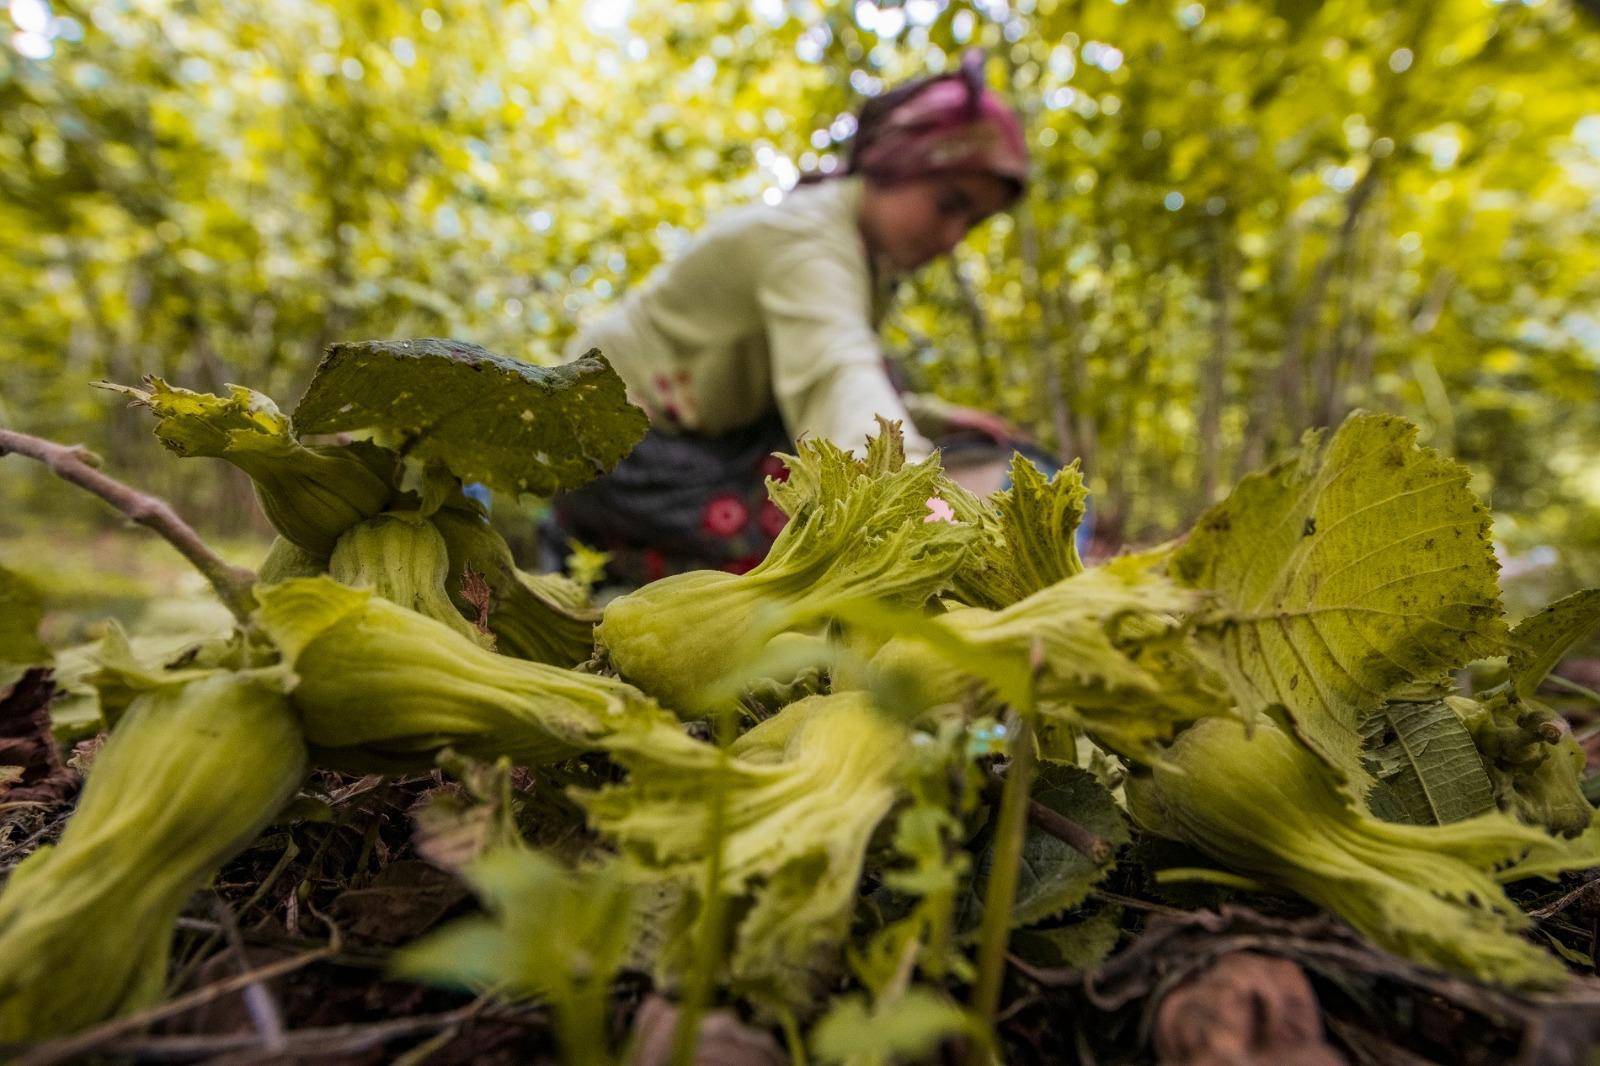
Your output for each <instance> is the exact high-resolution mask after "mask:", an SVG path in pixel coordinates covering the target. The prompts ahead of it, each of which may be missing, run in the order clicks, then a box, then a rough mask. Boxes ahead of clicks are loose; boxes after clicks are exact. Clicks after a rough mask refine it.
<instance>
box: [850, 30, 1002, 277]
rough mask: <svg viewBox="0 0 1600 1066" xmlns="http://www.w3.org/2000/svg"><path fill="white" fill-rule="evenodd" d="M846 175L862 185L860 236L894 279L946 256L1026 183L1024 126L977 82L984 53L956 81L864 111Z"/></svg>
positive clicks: (930, 82)
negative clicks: (859, 178)
mask: <svg viewBox="0 0 1600 1066" xmlns="http://www.w3.org/2000/svg"><path fill="white" fill-rule="evenodd" d="M845 169H846V172H847V173H851V174H860V175H862V176H863V177H864V178H865V179H866V181H865V185H866V191H865V193H864V194H863V199H862V214H861V226H862V232H863V234H864V235H865V237H866V238H867V242H868V244H869V245H870V246H872V248H873V251H874V252H875V253H876V254H878V255H881V256H883V257H884V258H886V259H888V260H889V261H890V263H891V264H892V265H893V266H894V267H895V268H896V269H900V270H910V269H914V268H915V267H918V266H921V265H922V264H923V263H926V262H927V261H928V260H930V259H933V258H936V257H937V256H940V255H943V254H945V253H946V252H949V251H950V250H951V249H952V248H954V247H955V245H956V244H957V243H958V242H959V241H960V240H961V238H962V237H963V236H965V234H966V232H967V230H968V229H970V228H971V227H972V226H973V225H975V224H976V223H978V222H980V221H982V220H983V219H984V218H987V217H988V216H989V215H991V214H994V213H995V212H996V211H1000V210H1002V209H1004V208H1005V207H1006V206H1008V205H1009V204H1010V203H1011V202H1012V201H1013V200H1015V199H1016V197H1017V196H1019V195H1020V194H1021V193H1022V190H1023V188H1024V186H1025V184H1026V182H1027V175H1028V153H1027V147H1026V143H1025V141H1024V138H1023V134H1022V124H1021V122H1019V121H1018V119H1017V116H1016V113H1015V112H1013V111H1012V110H1011V108H1010V107H1008V106H1007V105H1006V103H1005V101H1004V100H1002V99H1001V98H1000V95H999V94H998V93H996V92H995V91H994V90H993V89H990V88H989V87H988V86H986V85H985V84H984V81H983V60H982V56H981V54H980V53H969V54H968V56H967V58H966V59H965V60H964V61H963V62H962V64H961V68H960V70H959V71H958V72H956V73H953V74H944V75H939V76H938V77H934V78H927V79H924V80H922V81H917V82H912V83H911V84H908V85H904V86H901V87H899V88H896V89H893V90H890V91H889V92H887V93H885V94H883V95H882V96H879V97H876V98H874V99H872V100H870V101H868V103H867V105H866V106H865V107H863V108H862V110H861V118H860V123H859V127H858V129H857V131H856V135H855V140H854V143H853V144H852V146H851V152H850V159H849V163H848V165H847V167H846V168H845Z"/></svg>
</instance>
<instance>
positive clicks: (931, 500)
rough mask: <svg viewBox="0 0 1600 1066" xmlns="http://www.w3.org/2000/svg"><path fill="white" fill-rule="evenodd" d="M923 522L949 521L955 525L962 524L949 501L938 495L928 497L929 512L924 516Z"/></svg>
mask: <svg viewBox="0 0 1600 1066" xmlns="http://www.w3.org/2000/svg"><path fill="white" fill-rule="evenodd" d="M922 520H923V522H949V523H950V524H951V525H953V526H958V525H960V524H961V520H960V519H959V518H957V517H956V513H955V511H954V510H952V509H951V507H950V504H949V501H947V500H944V499H941V498H940V497H938V496H929V497H928V513H927V514H925V515H923V516H922Z"/></svg>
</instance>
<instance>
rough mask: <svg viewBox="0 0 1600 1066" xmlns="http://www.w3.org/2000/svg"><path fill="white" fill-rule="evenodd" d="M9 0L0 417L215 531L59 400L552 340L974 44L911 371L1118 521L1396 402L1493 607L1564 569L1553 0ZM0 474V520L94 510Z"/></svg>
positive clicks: (1583, 302) (1562, 5) (907, 329)
mask: <svg viewBox="0 0 1600 1066" xmlns="http://www.w3.org/2000/svg"><path fill="white" fill-rule="evenodd" d="M32 6H33V5H29V7H30V10H31V9H32ZM45 7H46V10H47V13H48V15H49V18H48V19H47V20H46V21H45V23H44V24H42V26H41V27H38V28H37V30H38V32H35V31H34V30H27V29H24V28H23V27H22V26H21V24H19V25H18V26H16V27H11V26H8V27H7V40H6V43H0V162H3V165H0V314H3V316H4V320H5V322H6V329H5V330H4V331H0V375H3V379H4V381H5V388H4V390H3V394H0V423H4V424H9V425H14V426H16V427H18V428H22V429H25V430H28V431H31V432H38V433H43V434H47V435H52V436H56V437H62V438H69V439H73V440H82V441H84V442H86V443H88V444H90V445H91V446H93V447H96V448H97V449H100V450H102V451H105V452H108V453H110V454H112V455H114V456H116V458H117V461H118V463H119V464H120V465H121V468H122V469H124V470H130V469H137V470H138V471H139V478H140V480H141V482H142V483H144V484H145V485H146V486H147V487H150V488H153V489H157V490H161V491H167V492H170V493H172V494H173V495H175V496H176V497H177V498H178V501H179V502H180V504H182V505H184V506H185V507H186V513H191V514H196V515H197V516H199V518H200V520H201V521H202V523H203V524H205V525H208V526H214V527H219V531H223V532H228V531H231V532H235V533H237V532H241V531H245V532H257V531H256V530H240V529H239V528H238V527H240V526H241V525H244V524H247V523H249V522H250V521H251V519H250V518H249V515H250V514H251V508H249V507H248V506H245V505H244V503H243V501H244V500H245V498H246V496H247V487H246V486H244V485H243V484H242V481H241V479H240V478H239V477H237V476H235V475H232V474H229V473H227V472H225V471H222V470H220V469H217V470H204V471H202V470H196V469H190V468H183V469H174V468H172V467H171V466H170V465H169V464H164V463H162V464H155V463H147V460H149V459H150V458H151V457H152V456H153V454H154V449H153V445H152V444H151V443H150V442H149V441H148V440H147V435H146V432H145V429H144V427H143V426H142V425H141V424H140V420H139V419H138V417H137V416H136V415H134V414H131V413H128V412H124V411H122V410H120V409H118V408H117V407H116V405H115V403H114V402H113V401H112V400H111V398H109V397H107V396H105V395H102V394H94V393H91V392H90V391H88V390H87V389H86V388H85V387H84V386H85V384H86V383H87V382H88V381H89V380H91V379H95V378H106V379H110V380H114V381H120V382H125V383H132V382H134V381H136V380H137V379H138V378H139V377H140V376H141V375H142V374H144V373H158V374H161V375H163V376H166V377H167V378H168V379H170V380H172V381H173V382H174V383H177V384H182V385H185V386H188V387H192V388H199V389H203V390H207V391H217V390H218V389H219V388H220V386H221V385H222V384H223V383H224V382H229V381H237V382H244V383H248V384H250V385H251V386H252V387H255V388H258V389H261V390H262V391H264V392H267V393H268V394H270V395H273V396H274V397H276V398H277V399H279V400H280V402H282V403H284V405H285V407H286V409H287V407H288V405H289V403H290V402H291V401H292V400H293V398H294V397H295V396H296V395H298V393H299V391H300V389H301V387H302V386H303V385H304V384H305V382H306V381H307V380H308V378H309V376H310V374H311V371H312V369H313V367H314V366H315V365H316V362H317V360H318V359H319V358H320V356H321V354H322V352H323V350H324V348H325V346H326V345H327V344H328V343H330V342H333V341H337V340H357V339H364V338H370V337H424V336H435V337H453V338H457V339H460V340H463V341H469V342H472V343H477V344H480V345H482V346H484V347H486V348H488V349H489V350H491V351H494V352H497V353H501V354H505V355H509V356H512V357H516V358H521V359H527V360H531V361H535V362H546V363H547V362H551V361H554V360H555V358H556V353H557V352H558V351H559V348H560V345H561V343H562V341H563V340H564V339H565V338H566V337H567V336H568V335H569V333H570V331H571V329H572V327H573V323H574V321H575V320H577V319H579V318H580V317H581V316H583V315H584V314H586V313H589V312H591V311H593V310H594V309H595V308H596V307H598V306H600V305H603V304H606V303H608V302H610V301H611V300H613V299H614V298H615V297H616V296H617V294H618V293H620V292H622V291H623V290H625V289H627V288H628V287H630V286H632V285H635V284H637V283H638V282H639V281H640V280H641V279H642V278H643V277H644V276H645V274H646V273H647V272H648V271H649V270H650V269H651V268H652V267H653V266H654V265H656V264H657V263H658V262H660V261H661V260H662V259H663V258H664V257H666V256H668V255H670V254H671V253H672V251H673V250H674V249H675V248H677V247H678V246H679V245H680V244H681V242H682V241H683V240H684V239H685V237H686V236H687V235H688V234H690V233H692V232H693V231H694V230H695V229H696V228H698V227H699V226H700V225H701V224H703V222H704V221H705V220H706V219H707V218H708V217H710V216H711V215H713V214H714V213H715V212H716V211H718V210H720V209H722V208H724V207H727V206H729V205H731V204H734V203H738V202H744V201H748V200H750V199H753V198H757V197H761V196H763V195H776V194H777V192H778V191H779V190H781V189H782V187H784V186H785V185H786V184H788V183H789V182H791V181H792V180H793V178H794V176H795V171H796V170H797V169H803V168H811V167H820V166H824V165H830V161H831V163H832V165H836V164H837V160H838V157H839V150H838V138H839V137H840V136H842V135H844V134H846V133H848V130H849V123H848V121H847V119H845V118H843V117H842V116H844V115H845V114H847V113H848V112H849V111H850V110H851V109H853V108H854V107H856V106H857V105H858V104H859V103H860V101H861V99H862V98H863V95H864V94H867V93H872V92H876V91H878V90H879V89H880V88H881V87H882V86H883V85H885V84H887V83H890V82H892V81H894V80H896V79H899V78H901V77H904V76H907V75H911V74H915V73H920V72H923V71H925V70H928V69H930V68H937V67H942V66H944V65H946V64H948V63H950V62H953V60H954V58H955V56H956V55H957V54H959V52H960V51H961V49H962V48H964V47H966V46H969V45H974V44H977V45H983V46H985V47H987V48H988V49H989V51H990V53H991V57H992V58H991V64H990V71H989V72H990V76H991V78H992V79H993V80H994V81H995V82H996V83H997V84H999V85H1002V86H1004V87H1005V88H1006V89H1007V90H1008V91H1009V92H1010V93H1011V95H1012V96H1013V98H1014V99H1015V100H1016V101H1017V102H1018V104H1019V105H1020V106H1021V108H1022V109H1023V111H1024V113H1025V116H1026V120H1027V124H1028V130H1029V138H1030V145H1031V148H1032V149H1033V152H1034V155H1035V159H1036V163H1037V166H1036V173H1037V181H1036V185H1035V188H1034V191H1033V192H1032V193H1031V195H1030V196H1029V197H1028V198H1027V200H1026V201H1025V202H1024V203H1023V205H1022V206H1021V208H1020V209H1019V210H1018V211H1017V212H1016V213H1015V214H1013V215H1009V216H1006V217H1003V218H998V219H995V220H994V221H992V222H990V223H989V224H987V225H986V226H985V227H983V228H982V229H981V230H980V231H978V232H976V233H975V234H974V235H973V236H972V238H971V239H970V240H969V241H968V243H967V245H966V247H965V248H964V250H963V252H962V253H961V255H960V256H959V258H958V260H957V262H956V265H955V268H954V269H951V268H950V267H949V266H948V265H938V266H935V267H933V268H930V269H929V270H927V271H926V272H924V274H923V275H922V276H920V277H918V278H916V279H915V280H914V281H913V282H911V283H910V284H908V286H907V291H906V293H905V300H904V302H903V303H902V305H901V309H900V310H899V311H898V312H897V313H896V315H895V316H894V317H893V319H892V321H891V323H890V325H889V328H888V338H889V346H890V348H891V349H892V351H893V353H894V354H895V355H897V356H898V357H900V358H901V359H903V360H904V361H905V363H906V364H907V366H908V368H909V370H910V373H911V376H912V378H913V379H914V381H915V383H916V384H918V385H919V386H921V387H925V388H929V389H934V390H937V391H939V392H941V393H942V394H944V395H946V396H948V397H949V398H951V399H954V400H958V401H968V402H980V401H981V402H982V403H984V404H985V405H987V406H995V407H998V408H999V410H1000V411H1001V413H1003V414H1005V415H1007V416H1009V417H1011V418H1013V419H1015V420H1017V421H1019V422H1020V423H1022V424H1024V425H1026V426H1028V427H1030V428H1032V429H1033V430H1035V431H1036V432H1038V433H1039V434H1040V435H1041V436H1042V437H1043V438H1044V439H1045V440H1046V442H1047V443H1049V444H1051V445H1052V446H1057V447H1059V448H1060V449H1061V450H1062V451H1063V452H1064V453H1066V454H1069V455H1080V456H1082V457H1083V459H1084V470H1085V474H1086V478H1087V481H1088V484H1089V487H1090V489H1091V490H1092V491H1093V493H1094V498H1095V501H1096V507H1097V509H1098V519H1099V522H1100V525H1101V528H1102V530H1110V531H1120V532H1121V533H1122V534H1123V535H1124V536H1125V537H1127V538H1129V539H1133V540H1158V539H1161V538H1162V537H1164V536H1165V535H1168V534H1169V533H1171V532H1172V531H1174V530H1177V529H1181V528H1183V526H1184V525H1185V524H1187V522H1188V521H1189V520H1190V519H1192V518H1193V517H1194V516H1195V515H1197V514H1198V513H1199V512H1200V511H1201V510H1202V509H1203V507H1204V506H1205V505H1206V504H1207V503H1209V502H1211V501H1212V500H1213V499H1214V498H1216V497H1217V496H1219V495H1220V494H1221V492H1222V491H1223V490H1224V489H1225V488H1226V486H1227V485H1229V484H1231V483H1232V482H1233V480H1234V479H1235V477H1236V476H1237V475H1238V474H1239V473H1240V472H1242V471H1243V470H1245V469H1249V468H1251V467H1253V466H1255V465H1258V464H1259V462H1260V461H1262V460H1263V459H1267V458H1271V457H1273V456H1277V455H1281V454H1283V449H1284V448H1285V447H1286V446H1288V445H1290V444H1292V442H1293V441H1294V440H1295V439H1296V438H1297V437H1298V435H1299V433H1300V432H1301V430H1303V429H1304V428H1306V427H1308V426H1311V425H1318V424H1335V423H1337V422H1338V420H1339V418H1340V416H1341V415H1342V414H1343V413H1344V412H1345V411H1346V410H1347V409H1349V408H1350V407H1351V406H1353V405H1363V406H1367V407H1370V408H1374V409H1379V410H1392V411H1396V412H1399V413H1404V414H1406V415H1408V416H1410V417H1412V418H1414V419H1415V420H1417V421H1418V422H1419V423H1420V424H1421V425H1422V426H1423V428H1424V440H1425V442H1426V443H1429V444H1432V445H1434V446H1437V447H1439V448H1441V449H1442V450H1444V451H1446V452H1449V453H1451V454H1456V455H1460V456H1461V457H1463V458H1464V459H1465V460H1466V461H1467V462H1468V463H1469V464H1470V465H1471V468H1472V471H1473V475H1474V488H1476V489H1477V490H1479V491H1480V492H1482V493H1485V494H1486V495H1487V497H1488V498H1489V500H1490V503H1491V506H1492V507H1493V509H1494V510H1495V512H1496V517H1497V527H1496V529H1497V534H1498V535H1499V536H1500V537H1501V538H1503V539H1504V540H1505V541H1506V542H1507V543H1508V544H1509V545H1510V546H1511V547H1512V548H1513V549H1516V550H1518V551H1527V550H1528V549H1531V548H1534V547H1537V546H1541V545H1549V546H1551V547H1553V548H1554V549H1555V551H1556V553H1557V556H1556V558H1557V561H1558V562H1557V569H1556V570H1555V571H1554V572H1553V576H1552V578H1551V580H1552V582H1553V583H1554V584H1556V585H1557V586H1559V587H1557V588H1554V589H1544V590H1540V591H1539V592H1538V593H1537V594H1531V595H1530V596H1529V602H1533V601H1538V602H1544V601H1545V600H1547V599H1548V598H1549V595H1550V594H1551V593H1554V592H1561V591H1567V590H1568V589H1570V588H1575V587H1577V586H1578V585H1580V584H1582V583H1585V582H1587V583H1593V582H1594V581H1595V580H1596V579H1597V578H1600V521H1596V520H1595V516H1596V507H1597V499H1600V485H1597V484H1596V483H1595V480H1594V474H1593V470H1594V469H1595V464H1594V462H1593V459H1594V450H1593V449H1594V444H1593V442H1594V441H1595V440H1596V439H1600V404H1595V403H1594V402H1593V399H1594V382H1595V371H1596V361H1597V357H1600V320H1597V318H1596V317H1595V310H1594V308H1595V307H1596V296H1597V287H1600V269H1597V266H1600V264H1597V254H1596V249H1597V245H1596V243H1595V240H1594V234H1595V233H1596V232H1600V227H1597V225H1596V223H1597V221H1600V219H1597V214H1600V208H1597V206H1596V205H1597V204H1600V197H1597V189H1600V84H1597V83H1596V82H1595V79H1594V78H1593V73H1592V72H1593V71H1594V69H1595V68H1596V66H1597V63H1600V21H1597V19H1596V17H1595V16H1594V15H1593V14H1591V13H1590V12H1589V11H1588V10H1587V9H1585V8H1583V7H1581V6H1579V5H1576V4H1574V3H1571V2H1570V0H1547V2H1544V3H1538V4H1534V3H1496V4H1488V3H1483V2H1480V0H1441V2H1438V3H1429V4H1405V5H1396V4H1381V3H1374V2H1360V0H1329V2H1326V3H1311V2H1305V0H1275V2H1269V0H1257V2H1242V0H1239V2H1222V0H1217V2H1212V3H1207V4H1201V3H1156V4H1151V3H1130V4H1118V3H1114V2H1111V0H1077V2H1054V0H1013V2H1010V3H1006V2H998V3H982V4H978V3H968V2H961V0H955V2H946V0H915V2H908V3H906V4H904V5H903V6H901V5H896V4H889V3H886V4H883V5H875V4H872V3H860V4H858V3H850V2H841V0H829V2H819V0H806V2H784V0H759V2H753V3H744V2H732V0H725V2H712V3H697V4H678V3H672V2H669V0H632V2H617V0H613V2H608V3H582V2H571V3H566V2H562V3H555V2H550V0H533V2H528V3H485V4H479V3H467V2H464V0H434V2H433V3H432V6H419V5H391V6H386V5H372V4H365V3H356V2H353V0H323V2H311V0H306V2H298V3H292V4H274V5H269V6H260V5H248V4H205V5H188V4H180V3H175V2H172V0H137V2H129V3H114V2H111V0H59V2H55V3H53V4H48V3H47V4H46V5H45ZM19 10H20V9H19ZM25 21H26V20H25ZM32 24H33V23H32V22H29V25H32ZM13 30H15V31H16V32H15V35H14V36H13V35H12V31H13ZM10 465H11V464H8V470H7V474H6V476H5V478H4V479H3V481H0V499H3V500H4V501H5V503H6V506H4V508H3V509H0V515H3V517H0V524H3V526H4V527H5V528H7V530H8V531H10V532H16V531H17V529H18V528H20V527H22V526H24V525H26V524H30V523H31V522H32V521H33V520H32V519H31V518H19V514H20V513H26V514H29V515H33V514H38V513H40V511H41V510H45V509H50V510H55V511H66V510H70V511H72V512H73V513H82V514H90V513H95V512H92V511H91V510H90V509H89V508H90V505H88V504H86V503H82V502H80V501H76V500H71V501H69V500H64V499H62V494H61V493H60V491H59V490H57V489H56V488H55V487H54V486H51V487H50V488H45V486H46V485H47V484H48V482H47V481H45V480H44V478H43V476H42V475H40V474H37V473H36V472H29V473H26V474H24V473H19V472H16V471H13V470H11V469H9V466H10ZM213 465H215V464H213ZM18 498H21V499H22V501H23V502H25V503H26V504H27V508H26V511H25V512H21V511H19V508H18V507H17V506H16V505H15V504H16V502H17V500H18ZM79 508H82V510H81V511H79V510H77V509H79ZM13 543H16V542H15V541H13ZM1574 571H1576V573H1574Z"/></svg>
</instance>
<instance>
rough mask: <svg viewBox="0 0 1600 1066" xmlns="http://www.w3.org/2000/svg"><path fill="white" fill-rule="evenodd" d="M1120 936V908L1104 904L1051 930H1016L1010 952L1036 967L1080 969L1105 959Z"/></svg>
mask: <svg viewBox="0 0 1600 1066" xmlns="http://www.w3.org/2000/svg"><path fill="white" fill-rule="evenodd" d="M1121 936H1122V908H1121V907H1117V906H1107V907H1101V908H1100V909H1099V910H1097V911H1095V912H1094V913H1093V914H1091V915H1089V916H1088V917H1087V918H1083V919H1081V920H1079V921H1075V922H1070V923H1068V924H1067V925H1062V926H1057V927H1056V928H1054V929H1019V930H1018V931H1017V932H1015V933H1013V934H1012V936H1011V951H1012V952H1013V953H1014V954H1016V955H1017V956H1018V957H1019V958H1021V959H1023V960H1024V961H1027V962H1031V963H1033V964H1034V965H1035V966H1049V967H1056V968H1071V969H1074V970H1083V969H1087V968H1089V967H1091V966H1097V965H1099V964H1100V963H1101V962H1104V961H1105V959H1106V956H1108V955H1110V954H1111V949H1112V948H1114V947H1116V946H1117V940H1118V939H1119V938H1120V937H1121Z"/></svg>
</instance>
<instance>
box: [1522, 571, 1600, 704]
mask: <svg viewBox="0 0 1600 1066" xmlns="http://www.w3.org/2000/svg"><path fill="white" fill-rule="evenodd" d="M1597 628H1600V589H1584V590H1582V591H1581V592H1574V593H1573V594H1572V595H1570V596H1568V597H1566V598H1565V599H1560V600H1557V601H1556V602H1555V603H1552V604H1551V605H1550V606H1548V607H1546V608H1545V609H1544V610H1542V611H1540V612H1539V613H1538V614H1535V615H1531V616H1530V617H1528V618H1525V619H1523V620H1522V621H1521V622H1519V623H1518V624H1517V627H1516V628H1515V629H1513V630H1512V631H1511V643H1512V645H1513V648H1512V651H1511V656H1510V666H1511V683H1512V685H1513V686H1514V687H1515V688H1516V692H1517V695H1518V696H1531V695H1533V694H1534V692H1535V691H1536V690H1537V689H1538V688H1539V684H1540V682H1542V681H1544V679H1545V677H1546V676H1547V675H1548V674H1549V673H1550V671H1551V670H1552V669H1554V667H1555V665H1556V663H1558V662H1560V661H1561V657H1562V656H1563V655H1566V654H1567V652H1568V651H1570V650H1572V647H1573V645H1575V644H1577V643H1578V642H1579V641H1581V640H1584V639H1586V638H1588V636H1589V635H1590V634H1591V633H1593V632H1594V631H1595V630H1596V629H1597Z"/></svg>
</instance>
